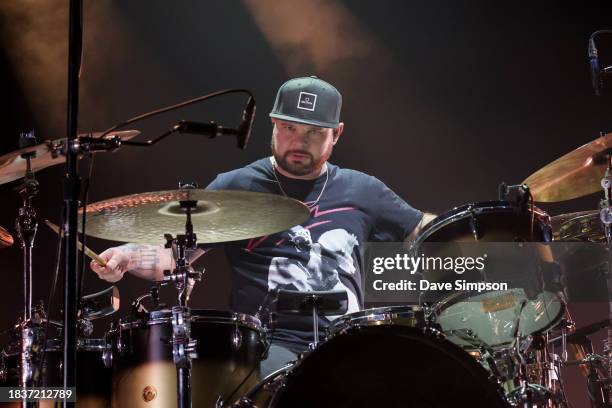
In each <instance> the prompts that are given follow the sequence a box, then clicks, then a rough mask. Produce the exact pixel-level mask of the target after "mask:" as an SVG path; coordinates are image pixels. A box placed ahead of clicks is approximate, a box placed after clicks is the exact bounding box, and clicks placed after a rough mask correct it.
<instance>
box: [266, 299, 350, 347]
mask: <svg viewBox="0 0 612 408" xmlns="http://www.w3.org/2000/svg"><path fill="white" fill-rule="evenodd" d="M347 310H348V295H347V293H346V291H344V290H329V291H312V292H300V291H297V290H286V289H280V290H278V292H277V295H276V312H277V313H285V314H296V315H306V316H307V315H310V316H312V330H313V340H312V343H310V345H309V346H310V349H311V350H313V349H315V348H316V347H317V345H318V344H319V316H333V315H342V314H344V313H346V311H347Z"/></svg>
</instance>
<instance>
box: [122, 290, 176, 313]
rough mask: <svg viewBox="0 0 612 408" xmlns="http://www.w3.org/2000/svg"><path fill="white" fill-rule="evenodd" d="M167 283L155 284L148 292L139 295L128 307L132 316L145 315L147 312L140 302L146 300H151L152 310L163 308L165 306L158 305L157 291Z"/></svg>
mask: <svg viewBox="0 0 612 408" xmlns="http://www.w3.org/2000/svg"><path fill="white" fill-rule="evenodd" d="M167 284H168V282H155V283H154V284H153V285H152V286H151V287H150V288H149V292H148V293H145V294H143V295H140V296H138V297H137V298H136V300H134V301H133V302H132V304H131V305H130V309H131V311H132V315H135V316H136V315H139V314H142V313H147V312H148V310H147V309H146V308H145V307H144V305H143V304H142V301H143V300H145V299H148V298H151V302H152V303H153V310H159V309H162V308H164V307H165V306H166V305H165V304H163V303H159V290H160V289H161V288H162V287H163V286H166V285H167Z"/></svg>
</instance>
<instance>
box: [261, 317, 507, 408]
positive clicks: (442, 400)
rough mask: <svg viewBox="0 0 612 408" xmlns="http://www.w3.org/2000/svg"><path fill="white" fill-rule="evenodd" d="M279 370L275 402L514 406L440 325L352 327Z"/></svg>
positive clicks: (356, 407) (356, 406)
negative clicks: (438, 329) (438, 330)
mask: <svg viewBox="0 0 612 408" xmlns="http://www.w3.org/2000/svg"><path fill="white" fill-rule="evenodd" d="M280 375H281V376H283V377H284V378H281V379H280V381H281V382H282V383H283V385H282V386H280V387H278V391H277V392H276V394H275V395H274V396H273V398H272V400H271V401H270V403H269V405H268V406H269V407H271V408H280V407H283V408H284V407H292V408H296V407H298V408H299V407H313V406H317V407H334V408H342V407H351V408H361V407H373V406H384V407H405V406H410V407H430V408H438V407H449V406H453V407H466V408H467V407H470V408H479V407H483V408H484V407H486V408H497V407H500V408H501V407H508V405H507V404H506V402H505V399H504V397H503V393H502V390H501V388H500V387H499V386H498V385H497V384H496V383H495V382H492V381H490V380H489V374H488V373H487V372H486V370H485V369H484V368H483V367H482V366H480V365H479V364H478V363H477V362H476V361H475V359H474V358H472V357H471V356H470V355H468V354H467V353H465V352H464V351H463V350H462V349H461V348H459V347H457V346H456V345H454V344H453V343H451V342H449V341H447V340H446V339H445V338H444V336H443V335H440V334H438V333H436V331H435V330H427V329H425V330H424V329H422V328H416V327H409V326H401V325H371V326H353V327H350V328H347V329H346V330H343V331H342V332H341V333H339V334H336V335H334V336H331V337H330V338H329V339H328V340H327V341H325V342H324V343H323V344H321V345H320V346H319V348H317V349H315V350H314V351H313V352H311V353H310V354H309V355H308V356H306V357H305V358H304V359H303V360H301V361H300V362H299V363H298V364H297V365H296V366H295V367H294V368H292V369H291V370H289V371H288V372H286V373H282V374H280ZM274 381H276V382H278V381H279V378H275V379H270V382H271V383H272V382H274ZM261 388H262V389H265V387H261Z"/></svg>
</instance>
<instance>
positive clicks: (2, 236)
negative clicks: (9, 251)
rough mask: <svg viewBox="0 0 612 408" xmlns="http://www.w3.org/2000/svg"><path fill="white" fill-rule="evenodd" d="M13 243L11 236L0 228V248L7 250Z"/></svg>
mask: <svg viewBox="0 0 612 408" xmlns="http://www.w3.org/2000/svg"><path fill="white" fill-rule="evenodd" d="M14 243H15V240H14V239H13V236H12V235H11V234H9V233H8V231H7V230H5V229H4V228H2V227H0V248H8V247H10V246H11V245H13V244H14Z"/></svg>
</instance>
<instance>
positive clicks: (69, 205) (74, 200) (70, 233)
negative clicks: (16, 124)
mask: <svg viewBox="0 0 612 408" xmlns="http://www.w3.org/2000/svg"><path fill="white" fill-rule="evenodd" d="M69 7H70V14H69V30H68V115H67V129H66V130H67V135H66V143H65V146H66V177H65V179H64V211H65V217H64V220H65V222H64V225H63V231H64V239H65V241H64V243H65V245H64V356H63V357H64V358H63V377H64V378H63V386H64V388H65V389H66V388H68V387H74V386H75V384H76V347H77V330H76V326H77V325H76V320H77V302H78V300H77V282H78V269H77V229H78V223H77V217H78V205H79V201H78V198H79V197H78V196H79V190H80V178H79V174H78V169H77V162H78V154H77V151H76V149H75V142H76V139H77V126H78V113H79V71H80V66H81V50H82V45H83V32H82V30H83V27H82V15H83V2H82V0H70V6H69ZM62 406H63V407H74V406H75V403H74V402H67V401H66V400H63V402H62Z"/></svg>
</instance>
